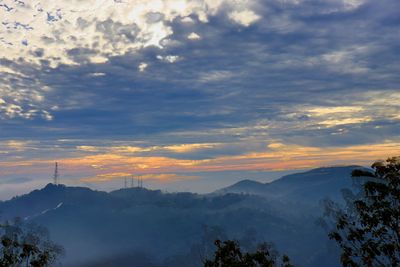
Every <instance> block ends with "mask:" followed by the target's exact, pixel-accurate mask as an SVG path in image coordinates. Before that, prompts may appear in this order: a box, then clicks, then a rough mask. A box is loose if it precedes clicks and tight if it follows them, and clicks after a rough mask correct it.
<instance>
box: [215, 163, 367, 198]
mask: <svg viewBox="0 0 400 267" xmlns="http://www.w3.org/2000/svg"><path fill="white" fill-rule="evenodd" d="M360 168H363V167H360V166H338V167H323V168H317V169H312V170H310V171H306V172H302V173H295V174H290V175H286V176H283V177H282V178H280V179H277V180H275V181H272V182H270V183H260V182H256V181H251V180H243V181H240V182H238V183H236V184H234V185H231V186H229V187H226V188H223V189H220V190H217V191H216V192H215V193H216V194H226V193H236V194H238V193H239V194H240V193H242V194H253V195H260V196H263V197H267V198H269V199H274V200H281V201H285V202H287V201H289V202H290V201H292V202H299V201H300V202H302V203H304V202H307V203H314V204H316V205H317V204H318V202H319V201H320V200H322V199H323V198H327V197H328V198H331V199H333V200H335V201H340V200H341V198H342V194H341V191H342V189H344V188H353V187H354V186H356V185H357V183H356V182H355V181H354V180H353V179H352V178H351V172H352V171H353V170H355V169H360Z"/></svg>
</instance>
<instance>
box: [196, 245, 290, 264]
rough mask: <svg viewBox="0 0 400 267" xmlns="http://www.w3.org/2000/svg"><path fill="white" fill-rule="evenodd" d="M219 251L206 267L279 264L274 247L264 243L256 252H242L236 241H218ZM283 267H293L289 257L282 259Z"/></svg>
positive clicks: (207, 262) (208, 261)
mask: <svg viewBox="0 0 400 267" xmlns="http://www.w3.org/2000/svg"><path fill="white" fill-rule="evenodd" d="M215 245H216V246H217V250H216V252H215V255H214V259H213V260H207V261H206V262H205V263H204V267H276V266H279V265H278V264H279V263H278V256H277V253H276V251H274V250H273V249H272V246H271V245H269V244H267V243H263V244H261V245H260V246H259V247H258V249H257V251H256V252H253V253H250V252H242V251H241V248H240V247H239V244H238V243H237V242H236V241H232V240H227V241H224V242H222V241H220V240H216V241H215ZM280 266H282V267H292V266H293V265H291V264H290V260H289V257H288V256H286V255H284V256H283V257H282V262H281V265H280Z"/></svg>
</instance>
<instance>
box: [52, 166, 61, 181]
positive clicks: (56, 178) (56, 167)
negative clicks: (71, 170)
mask: <svg viewBox="0 0 400 267" xmlns="http://www.w3.org/2000/svg"><path fill="white" fill-rule="evenodd" d="M59 175H60V174H59V173H58V162H56V164H55V167H54V176H53V179H54V184H55V185H57V184H58V178H59Z"/></svg>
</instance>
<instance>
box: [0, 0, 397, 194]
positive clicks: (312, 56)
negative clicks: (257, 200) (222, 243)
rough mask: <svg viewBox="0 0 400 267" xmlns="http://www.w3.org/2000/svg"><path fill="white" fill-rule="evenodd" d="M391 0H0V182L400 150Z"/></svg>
mask: <svg viewBox="0 0 400 267" xmlns="http://www.w3.org/2000/svg"><path fill="white" fill-rule="evenodd" d="M399 10H400V3H399V2H398V1H395V0H383V1H369V0H328V1H327V0H325V1H317V0H271V1H265V0H264V1H261V0H259V1H258V0H248V1H245V0H244V1H224V0H214V1H209V0H193V1H188V0H165V1H161V0H157V1H156V0H150V1H139V0H136V1H115V0H114V1H108V0H104V1H95V0H88V1H84V2H82V1H76V0H74V1H72V0H71V1H47V0H45V1H14V0H0V18H1V19H0V20H1V22H2V23H1V24H0V46H1V50H0V81H1V83H0V184H1V187H0V188H2V189H0V198H7V197H9V196H11V195H12V194H15V193H20V192H25V191H27V190H30V189H31V188H34V187H37V186H41V185H43V184H45V183H46V182H48V181H49V177H51V173H52V168H53V162H54V161H56V160H57V161H59V162H60V166H61V168H62V173H63V181H64V182H65V183H66V184H71V185H72V184H74V185H87V186H91V187H95V188H101V189H112V188H116V187H118V186H119V185H121V184H122V182H121V179H124V177H127V176H128V177H130V175H131V174H133V175H135V177H137V176H141V177H143V179H145V180H146V182H147V183H148V184H149V185H151V186H152V187H158V188H165V189H168V190H173V189H176V188H179V189H185V190H191V191H201V192H205V191H210V190H213V189H214V188H217V187H218V186H223V185H225V184H229V183H231V182H233V181H237V180H239V179H241V178H253V179H258V180H265V181H268V180H270V179H273V178H276V177H278V176H279V175H278V174H277V173H276V172H279V171H282V173H288V172H293V171H295V170H301V169H307V168H313V167H318V166H326V165H336V164H367V165H368V164H369V163H371V162H372V161H374V160H377V159H381V158H386V157H389V156H396V155H398V154H399V152H400V148H399V144H400V138H399V133H400V127H399V126H400V88H399V80H400V78H399V71H400V63H399V62H400V47H399V44H400V27H399V26H400V14H399Z"/></svg>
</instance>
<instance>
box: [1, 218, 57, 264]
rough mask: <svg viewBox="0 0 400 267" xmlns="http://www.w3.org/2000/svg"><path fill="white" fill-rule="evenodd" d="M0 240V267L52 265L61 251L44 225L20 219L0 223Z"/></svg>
mask: <svg viewBox="0 0 400 267" xmlns="http://www.w3.org/2000/svg"><path fill="white" fill-rule="evenodd" d="M0 241H1V243H0V267H10V266H32V267H43V266H53V265H54V263H55V262H56V260H57V257H58V256H60V255H61V254H62V253H63V249H62V247H60V246H58V245H56V244H54V243H53V242H51V241H50V239H49V234H48V231H47V230H46V229H45V228H44V227H42V226H38V225H35V224H24V223H23V221H22V220H21V219H15V220H14V221H13V222H11V223H10V222H6V223H4V224H2V225H0Z"/></svg>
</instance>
